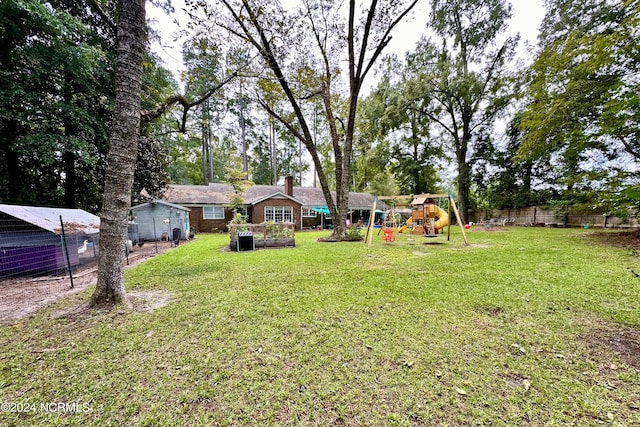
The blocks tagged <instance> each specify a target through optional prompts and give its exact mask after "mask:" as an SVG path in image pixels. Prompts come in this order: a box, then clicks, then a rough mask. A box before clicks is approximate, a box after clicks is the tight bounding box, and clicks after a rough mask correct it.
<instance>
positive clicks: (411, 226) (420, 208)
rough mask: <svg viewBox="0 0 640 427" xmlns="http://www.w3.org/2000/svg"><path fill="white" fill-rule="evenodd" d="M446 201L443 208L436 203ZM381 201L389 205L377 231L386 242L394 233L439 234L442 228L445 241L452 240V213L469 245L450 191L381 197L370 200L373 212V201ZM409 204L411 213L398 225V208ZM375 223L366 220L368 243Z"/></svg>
mask: <svg viewBox="0 0 640 427" xmlns="http://www.w3.org/2000/svg"><path fill="white" fill-rule="evenodd" d="M444 199H446V200H448V203H447V209H446V210H445V209H443V208H442V207H440V206H439V205H438V202H439V201H442V200H444ZM378 200H380V201H384V202H385V203H386V204H388V205H389V210H387V212H386V214H385V217H384V219H383V222H382V225H381V227H380V229H379V231H378V234H380V232H382V233H383V235H382V239H383V240H384V241H386V242H393V241H395V236H394V232H397V233H404V232H406V231H407V230H409V233H411V234H412V235H420V236H424V237H439V236H443V235H444V229H445V227H446V229H447V240H450V239H451V212H452V211H453V213H454V214H455V216H456V220H457V222H458V225H459V226H460V230H461V231H462V237H463V239H464V243H465V245H466V246H469V241H468V240H467V235H466V233H465V229H464V225H463V224H462V220H461V218H460V213H459V212H458V208H457V207H456V204H455V201H454V200H453V197H452V196H451V195H450V194H418V195H408V196H381V197H377V198H375V199H374V201H373V210H372V212H375V209H376V203H377V202H378ZM401 206H405V207H406V206H408V207H410V209H411V216H410V217H409V218H408V219H406V220H405V221H404V223H402V224H398V215H397V212H396V208H397V207H401ZM373 228H374V224H373V220H372V219H371V220H370V221H369V224H368V227H367V233H366V236H365V242H366V243H367V244H368V245H369V246H371V242H372V239H373V232H372V230H373Z"/></svg>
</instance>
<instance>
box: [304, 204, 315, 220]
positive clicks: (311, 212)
mask: <svg viewBox="0 0 640 427" xmlns="http://www.w3.org/2000/svg"><path fill="white" fill-rule="evenodd" d="M302 217H303V218H317V217H318V212H316V211H314V210H313V209H311V208H307V207H304V206H303V207H302Z"/></svg>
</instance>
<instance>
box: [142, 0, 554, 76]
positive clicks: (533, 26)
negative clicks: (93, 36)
mask: <svg viewBox="0 0 640 427" xmlns="http://www.w3.org/2000/svg"><path fill="white" fill-rule="evenodd" d="M172 3H173V6H174V8H175V10H176V12H175V14H174V15H173V16H167V15H166V14H165V13H164V12H162V11H161V10H160V9H158V8H156V7H154V6H152V5H150V4H148V7H147V16H148V18H150V19H154V20H156V21H157V24H155V25H153V27H154V28H155V29H156V30H157V31H159V32H160V35H161V37H162V42H161V44H155V50H156V52H157V53H158V55H160V57H161V58H162V60H163V61H164V63H165V66H166V67H167V68H169V69H170V70H172V71H173V72H174V74H176V78H177V75H178V73H179V71H180V70H182V69H183V68H184V67H183V64H182V55H181V53H180V41H174V40H173V38H174V34H175V33H176V32H177V31H178V29H179V28H178V26H177V25H176V24H175V23H174V22H173V21H174V19H176V18H177V19H178V20H179V21H184V20H186V19H188V18H186V15H185V14H184V13H183V12H182V9H183V8H184V7H185V6H184V0H172ZM428 4H429V2H428V1H426V0H421V2H420V3H419V4H418V5H417V6H416V9H415V10H414V13H413V16H412V17H411V19H410V20H409V21H407V22H406V23H404V24H401V25H399V26H398V27H397V28H396V30H397V31H395V32H394V33H393V35H392V40H391V43H389V46H387V49H386V50H385V53H386V54H389V53H396V54H397V55H398V56H399V57H400V58H402V57H404V54H405V53H406V51H407V50H410V49H411V47H412V46H414V45H415V43H416V42H417V41H418V40H419V39H420V36H421V35H422V34H423V33H424V30H425V26H426V21H427V18H428V13H429V11H428V7H429V6H428ZM511 6H512V12H513V16H512V18H511V20H510V24H509V31H508V34H509V35H514V34H516V33H520V37H521V38H520V44H519V49H518V56H519V57H520V58H521V59H523V60H524V61H525V62H527V60H528V59H529V58H527V54H526V48H525V46H526V43H527V42H528V43H530V44H535V41H536V37H537V35H538V27H539V26H540V22H541V21H542V18H543V17H544V5H543V0H512V1H511Z"/></svg>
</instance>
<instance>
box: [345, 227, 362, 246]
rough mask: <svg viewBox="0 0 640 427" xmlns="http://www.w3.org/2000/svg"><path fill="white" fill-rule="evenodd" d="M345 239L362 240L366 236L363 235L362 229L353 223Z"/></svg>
mask: <svg viewBox="0 0 640 427" xmlns="http://www.w3.org/2000/svg"><path fill="white" fill-rule="evenodd" d="M344 240H347V241H351V242H358V241H360V240H364V236H363V235H362V230H360V228H359V227H358V226H357V225H355V224H353V225H352V226H351V227H349V228H348V229H347V233H346V234H345V235H344Z"/></svg>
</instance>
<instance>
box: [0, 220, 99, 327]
mask: <svg viewBox="0 0 640 427" xmlns="http://www.w3.org/2000/svg"><path fill="white" fill-rule="evenodd" d="M27 219H28V220H23V219H18V218H13V217H10V216H8V215H2V216H0V319H11V318H18V317H20V316H22V315H24V314H25V313H28V312H30V311H32V310H31V309H32V308H33V307H34V306H41V305H44V304H46V303H48V302H49V301H53V300H55V299H56V298H57V297H58V296H59V295H60V294H61V293H64V292H67V291H69V290H71V289H73V287H74V280H73V279H74V275H78V274H81V272H82V271H83V270H85V269H88V268H92V267H93V266H94V265H95V264H96V260H97V257H98V251H99V247H100V241H99V234H98V227H97V225H96V224H81V223H79V222H78V221H77V219H76V218H70V219H68V220H65V219H64V218H63V217H62V216H59V217H58V221H55V218H53V217H52V216H51V215H49V216H48V217H47V216H44V217H31V218H27Z"/></svg>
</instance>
